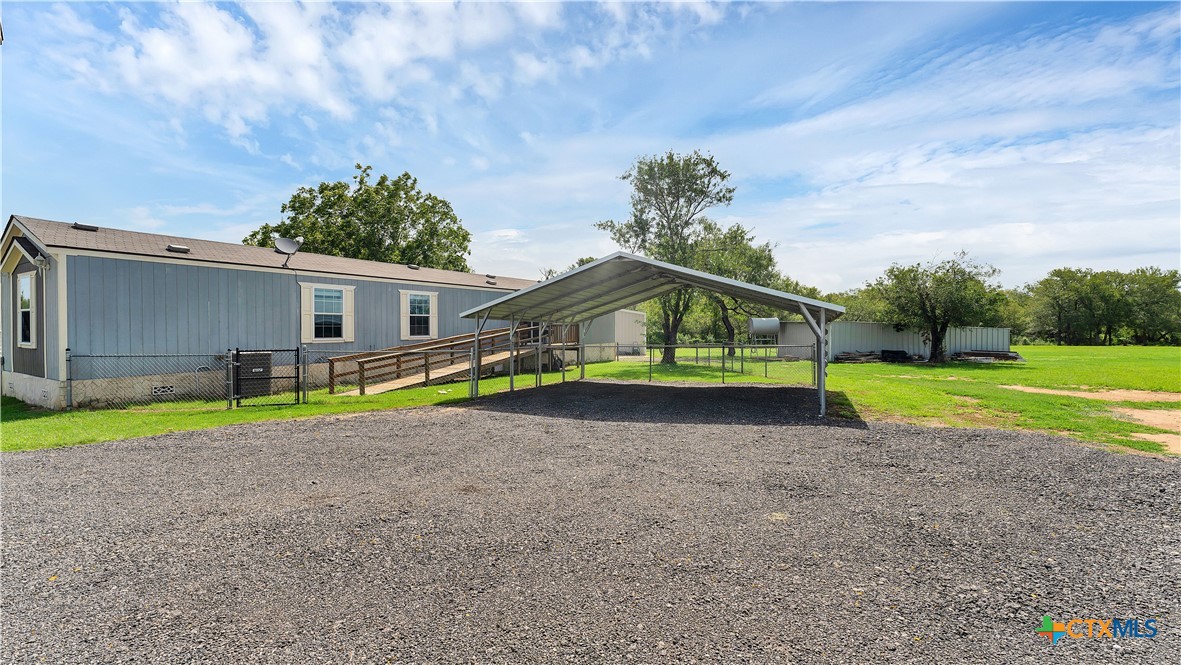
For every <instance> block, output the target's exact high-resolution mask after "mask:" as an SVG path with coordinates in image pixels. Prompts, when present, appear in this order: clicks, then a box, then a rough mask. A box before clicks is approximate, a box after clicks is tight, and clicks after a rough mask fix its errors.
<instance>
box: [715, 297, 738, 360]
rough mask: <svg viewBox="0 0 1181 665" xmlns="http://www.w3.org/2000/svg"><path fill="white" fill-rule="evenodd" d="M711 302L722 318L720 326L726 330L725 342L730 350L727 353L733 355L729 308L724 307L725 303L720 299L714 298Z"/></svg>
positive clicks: (732, 326)
mask: <svg viewBox="0 0 1181 665" xmlns="http://www.w3.org/2000/svg"><path fill="white" fill-rule="evenodd" d="M713 301H714V304H716V305H717V306H718V312H720V313H721V317H722V325H723V326H725V328H726V342H727V343H728V344H729V345H730V350H729V351H727V353H728V354H729V355H734V322H733V321H731V320H730V308H729V307H727V306H726V301H725V300H722V299H721V298H718V297H714V298H713Z"/></svg>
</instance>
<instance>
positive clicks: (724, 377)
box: [722, 346, 726, 385]
mask: <svg viewBox="0 0 1181 665" xmlns="http://www.w3.org/2000/svg"><path fill="white" fill-rule="evenodd" d="M725 383H726V347H725V346H723V347H722V384H723V385H725Z"/></svg>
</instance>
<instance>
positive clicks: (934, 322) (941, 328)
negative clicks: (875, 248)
mask: <svg viewBox="0 0 1181 665" xmlns="http://www.w3.org/2000/svg"><path fill="white" fill-rule="evenodd" d="M999 272H1000V271H998V270H997V269H996V268H994V267H992V266H990V265H988V264H985V263H979V262H977V261H975V260H973V259H971V258H969V257H968V254H967V253H966V252H959V253H957V254H956V255H955V256H954V257H953V258H951V259H948V260H946V261H941V262H939V263H935V262H930V263H927V264H925V265H921V264H915V265H911V266H903V265H899V264H897V263H896V264H894V265H892V266H890V267H889V268H888V269H887V270H886V274H885V275H883V276H882V277H879V278H878V280H877V281H876V282H874V283H873V284H872V285H870V286H869V287H868V288H871V289H873V290H874V291H875V292H876V296H877V297H878V298H879V299H880V300H881V302H882V303H883V304H884V306H885V310H884V316H885V317H886V318H887V319H888V320H890V321H891V322H893V323H895V324H896V325H898V326H900V327H905V328H917V329H919V330H921V331H923V335H924V336H925V337H927V338H928V340H929V341H930V344H931V358H930V359H931V360H932V361H933V362H942V361H943V360H945V356H946V349H945V346H944V343H943V342H944V339H945V338H946V337H947V329H948V328H949V327H950V326H975V325H980V324H981V323H984V322H986V321H987V320H989V319H991V318H994V317H995V316H996V312H997V309H998V307H999V305H1000V302H1001V299H1002V297H1001V295H1000V286H999V285H997V284H996V283H995V282H994V281H993V280H994V279H995V278H996V276H997V274H998V273H999Z"/></svg>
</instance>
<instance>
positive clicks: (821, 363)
mask: <svg viewBox="0 0 1181 665" xmlns="http://www.w3.org/2000/svg"><path fill="white" fill-rule="evenodd" d="M800 313H801V314H803V315H804V321H806V322H807V323H808V327H809V328H811V329H812V334H813V335H815V336H816V390H817V392H818V393H819V397H820V415H821V416H822V417H823V416H824V413H825V403H824V402H825V395H824V378H825V376H824V375H825V374H827V373H828V371H827V368H828V351H827V349H825V348H824V333H825V332H826V331H827V328H828V321H827V320H826V316H827V313H828V312H827V310H825V309H824V308H821V309H820V323H816V319H815V318H814V317H813V316H812V312H809V311H808V308H807V307H805V306H804V305H803V303H801V304H800Z"/></svg>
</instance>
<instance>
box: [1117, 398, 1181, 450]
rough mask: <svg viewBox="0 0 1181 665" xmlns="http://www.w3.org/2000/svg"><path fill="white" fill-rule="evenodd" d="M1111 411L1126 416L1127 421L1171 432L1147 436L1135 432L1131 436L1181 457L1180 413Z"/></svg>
mask: <svg viewBox="0 0 1181 665" xmlns="http://www.w3.org/2000/svg"><path fill="white" fill-rule="evenodd" d="M1112 411H1114V412H1116V413H1118V414H1121V415H1123V416H1126V417H1127V418H1128V419H1129V420H1132V421H1135V422H1138V423H1140V424H1141V425H1148V426H1149V427H1159V428H1161V429H1167V430H1172V433H1171V434H1163V433H1157V434H1149V433H1147V432H1136V433H1135V434H1133V435H1132V436H1134V437H1136V438H1137V439H1141V440H1143V441H1155V442H1157V443H1159V444H1161V445H1163V446H1164V447H1165V450H1168V451H1169V452H1171V453H1176V454H1178V455H1181V411H1172V410H1168V411H1165V410H1161V409H1125V408H1119V407H1117V408H1114V409H1112Z"/></svg>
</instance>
